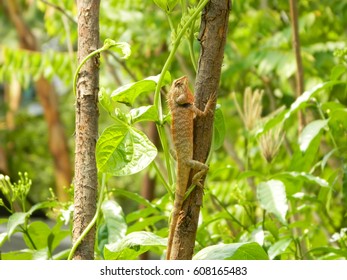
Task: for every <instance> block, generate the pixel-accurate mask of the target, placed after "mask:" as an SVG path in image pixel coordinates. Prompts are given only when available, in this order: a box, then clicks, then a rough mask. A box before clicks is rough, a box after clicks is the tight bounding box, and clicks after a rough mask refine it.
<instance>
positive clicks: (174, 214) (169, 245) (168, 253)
mask: <svg viewBox="0 0 347 280" xmlns="http://www.w3.org/2000/svg"><path fill="white" fill-rule="evenodd" d="M183 200H184V196H182V195H179V194H177V193H176V195H175V202H174V208H173V211H172V219H171V223H170V232H169V238H168V243H167V251H166V259H167V260H170V259H171V250H172V244H173V239H174V235H175V231H176V227H177V221H178V216H179V214H180V212H181V209H182V205H183Z"/></svg>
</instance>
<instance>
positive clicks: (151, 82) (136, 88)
mask: <svg viewBox="0 0 347 280" xmlns="http://www.w3.org/2000/svg"><path fill="white" fill-rule="evenodd" d="M159 77H160V75H157V76H150V77H148V78H145V79H144V80H141V81H138V82H135V83H131V84H127V85H124V86H121V87H120V88H118V89H116V90H115V91H113V92H112V94H111V98H112V100H113V101H116V102H120V103H124V104H127V105H128V106H132V105H133V104H134V101H135V99H136V98H137V97H138V96H139V95H140V94H142V93H146V92H150V91H154V90H155V87H156V85H157V83H158V81H159ZM170 82H171V75H170V73H169V72H166V73H165V76H164V79H163V84H162V86H164V85H166V84H169V83H170Z"/></svg>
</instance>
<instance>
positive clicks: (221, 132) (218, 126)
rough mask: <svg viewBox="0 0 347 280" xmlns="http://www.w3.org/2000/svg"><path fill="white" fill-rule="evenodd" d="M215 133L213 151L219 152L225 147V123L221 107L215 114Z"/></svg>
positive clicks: (217, 108)
mask: <svg viewBox="0 0 347 280" xmlns="http://www.w3.org/2000/svg"><path fill="white" fill-rule="evenodd" d="M213 131H214V133H213V149H214V150H217V149H219V148H220V147H221V146H222V145H223V142H224V137H225V121H224V116H223V112H222V110H221V109H220V106H217V107H216V111H215V114H214V126H213Z"/></svg>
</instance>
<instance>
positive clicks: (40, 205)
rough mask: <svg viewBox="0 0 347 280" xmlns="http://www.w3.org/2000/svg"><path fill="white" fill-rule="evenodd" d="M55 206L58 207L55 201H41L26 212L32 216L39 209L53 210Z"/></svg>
mask: <svg viewBox="0 0 347 280" xmlns="http://www.w3.org/2000/svg"><path fill="white" fill-rule="evenodd" d="M57 205H58V202H57V201H43V202H39V203H36V204H35V205H34V206H32V207H31V208H30V210H29V211H28V214H29V215H32V214H33V213H34V212H35V211H37V210H39V209H44V208H53V207H55V206H57Z"/></svg>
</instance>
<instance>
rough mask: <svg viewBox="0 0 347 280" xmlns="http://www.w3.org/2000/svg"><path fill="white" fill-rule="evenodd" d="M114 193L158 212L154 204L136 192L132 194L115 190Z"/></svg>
mask: <svg viewBox="0 0 347 280" xmlns="http://www.w3.org/2000/svg"><path fill="white" fill-rule="evenodd" d="M114 193H115V194H117V195H122V196H125V197H127V198H129V199H131V200H133V201H136V202H137V203H139V204H141V205H144V206H147V207H149V208H153V209H156V210H157V208H156V206H155V205H154V204H152V203H151V202H150V201H148V200H147V199H145V198H144V197H143V196H141V195H139V194H138V193H136V192H131V191H127V190H123V189H115V190H114Z"/></svg>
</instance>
